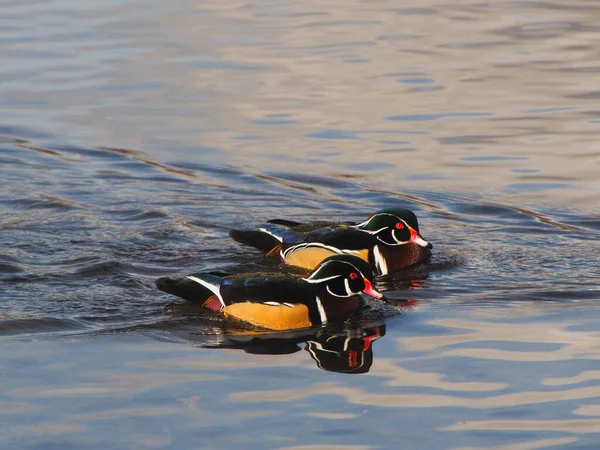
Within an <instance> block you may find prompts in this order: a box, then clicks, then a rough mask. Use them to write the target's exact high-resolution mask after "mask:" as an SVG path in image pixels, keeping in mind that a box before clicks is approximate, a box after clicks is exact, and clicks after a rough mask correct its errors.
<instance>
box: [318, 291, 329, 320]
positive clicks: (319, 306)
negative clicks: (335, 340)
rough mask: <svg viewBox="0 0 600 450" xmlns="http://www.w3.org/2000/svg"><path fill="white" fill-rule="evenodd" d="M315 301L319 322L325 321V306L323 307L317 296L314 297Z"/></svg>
mask: <svg viewBox="0 0 600 450" xmlns="http://www.w3.org/2000/svg"><path fill="white" fill-rule="evenodd" d="M316 301H317V309H318V310H319V316H320V317H321V323H327V314H326V313H325V308H324V307H323V302H322V301H321V299H320V298H319V297H316Z"/></svg>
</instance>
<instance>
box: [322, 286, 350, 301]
mask: <svg viewBox="0 0 600 450" xmlns="http://www.w3.org/2000/svg"><path fill="white" fill-rule="evenodd" d="M325 289H326V290H327V292H329V293H330V294H331V295H333V296H334V297H340V298H346V297H348V296H347V295H338V294H334V293H333V292H331V289H329V285H327V284H326V285H325Z"/></svg>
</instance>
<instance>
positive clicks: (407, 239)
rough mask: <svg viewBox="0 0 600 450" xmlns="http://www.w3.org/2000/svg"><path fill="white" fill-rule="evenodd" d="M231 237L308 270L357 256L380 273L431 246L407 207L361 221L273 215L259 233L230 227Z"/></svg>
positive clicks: (417, 258)
mask: <svg viewBox="0 0 600 450" xmlns="http://www.w3.org/2000/svg"><path fill="white" fill-rule="evenodd" d="M229 235H230V236H231V238H232V239H234V240H235V241H238V242H240V243H242V244H246V245H250V246H252V247H255V248H258V249H260V250H263V251H265V252H267V256H275V257H278V258H280V260H281V261H282V262H284V263H285V264H291V265H293V266H299V267H303V268H305V269H309V270H312V269H314V268H315V267H316V266H317V265H318V264H319V263H320V262H321V261H323V259H325V258H327V257H328V256H331V255H336V254H351V255H356V256H358V257H360V258H362V259H363V260H365V261H367V262H368V263H369V264H371V267H372V269H373V271H374V273H375V274H376V275H378V276H380V275H388V274H390V273H393V272H395V271H397V270H400V269H403V268H405V267H408V266H411V265H413V264H416V263H419V262H422V261H425V260H426V259H428V258H429V257H430V256H431V248H432V247H433V246H432V245H431V244H430V243H429V242H427V241H426V240H425V239H423V237H422V236H421V234H420V233H419V223H418V221H417V216H415V214H414V213H413V212H412V211H410V210H408V209H403V208H387V209H382V210H381V211H377V212H376V213H375V214H373V215H371V216H370V217H369V218H368V219H367V220H365V221H364V222H362V223H358V224H357V223H352V222H309V223H299V222H293V221H290V220H282V219H275V220H270V221H269V222H268V223H267V224H265V225H263V226H261V227H260V228H259V230H258V231H255V230H231V232H230V233H229Z"/></svg>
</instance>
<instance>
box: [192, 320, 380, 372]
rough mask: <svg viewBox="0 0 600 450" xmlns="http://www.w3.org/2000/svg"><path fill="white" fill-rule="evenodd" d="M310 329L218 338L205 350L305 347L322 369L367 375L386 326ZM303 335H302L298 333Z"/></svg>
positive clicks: (264, 351)
mask: <svg viewBox="0 0 600 450" xmlns="http://www.w3.org/2000/svg"><path fill="white" fill-rule="evenodd" d="M330 328H331V326H329V327H326V328H319V329H316V330H315V329H314V328H313V329H311V330H308V331H306V332H301V331H300V332H298V331H296V332H292V333H293V334H292V335H290V332H289V331H288V332H285V334H279V335H278V334H273V333H268V334H267V335H262V334H259V335H252V334H250V335H248V334H244V335H226V336H219V341H218V343H217V344H214V345H210V344H209V345H203V347H204V348H222V349H238V350H243V351H245V352H246V353H251V354H260V355H289V354H292V353H296V352H298V351H300V350H301V347H300V346H301V345H302V344H305V345H304V350H306V351H307V352H308V353H309V355H310V356H311V358H312V359H313V360H314V361H315V363H316V364H317V367H318V368H319V369H322V370H326V371H331V372H339V373H352V374H355V373H366V372H368V371H369V369H370V368H371V365H372V364H373V342H374V341H376V340H377V339H379V338H380V337H382V336H385V331H386V326H385V325H384V324H382V325H366V326H365V325H360V326H350V327H348V326H347V325H344V327H343V328H337V327H336V329H330ZM298 333H301V334H298Z"/></svg>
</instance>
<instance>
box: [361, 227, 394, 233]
mask: <svg viewBox="0 0 600 450" xmlns="http://www.w3.org/2000/svg"><path fill="white" fill-rule="evenodd" d="M388 228H389V227H383V228H380V229H379V230H375V231H370V230H362V231H364V232H365V233H369V234H377V233H379V232H380V231H382V230H387V229H388Z"/></svg>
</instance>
